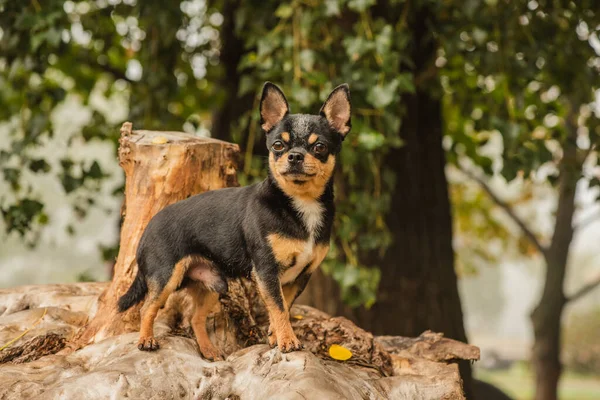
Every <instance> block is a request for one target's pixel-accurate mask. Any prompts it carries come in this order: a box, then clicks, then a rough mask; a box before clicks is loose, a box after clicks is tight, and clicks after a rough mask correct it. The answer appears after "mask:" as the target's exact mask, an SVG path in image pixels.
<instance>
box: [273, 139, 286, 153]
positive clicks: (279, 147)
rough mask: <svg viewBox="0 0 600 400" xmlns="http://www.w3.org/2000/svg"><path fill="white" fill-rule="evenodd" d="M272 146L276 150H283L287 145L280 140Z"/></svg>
mask: <svg viewBox="0 0 600 400" xmlns="http://www.w3.org/2000/svg"><path fill="white" fill-rule="evenodd" d="M271 147H272V148H273V150H275V151H281V150H283V149H284V147H285V146H284V145H283V143H282V142H281V141H280V140H278V141H276V142H275V143H273V146H271Z"/></svg>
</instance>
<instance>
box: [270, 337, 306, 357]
mask: <svg viewBox="0 0 600 400" xmlns="http://www.w3.org/2000/svg"><path fill="white" fill-rule="evenodd" d="M277 344H278V345H279V350H280V351H281V352H282V353H289V352H291V351H298V350H302V349H303V348H304V345H303V344H302V342H300V340H298V338H297V337H296V335H294V334H291V335H289V336H286V337H284V338H282V339H279V340H278V341H277Z"/></svg>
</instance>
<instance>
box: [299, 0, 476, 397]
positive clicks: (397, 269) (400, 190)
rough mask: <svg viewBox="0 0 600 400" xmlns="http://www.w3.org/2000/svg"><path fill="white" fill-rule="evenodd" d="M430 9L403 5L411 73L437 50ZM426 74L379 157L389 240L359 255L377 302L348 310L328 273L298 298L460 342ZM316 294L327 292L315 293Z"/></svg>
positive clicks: (437, 131)
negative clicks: (387, 198)
mask: <svg viewBox="0 0 600 400" xmlns="http://www.w3.org/2000/svg"><path fill="white" fill-rule="evenodd" d="M429 7H432V6H414V7H410V8H409V10H410V11H409V14H408V17H407V21H408V24H409V27H408V31H409V32H410V33H411V35H412V36H413V49H412V60H413V62H414V66H413V67H412V68H410V70H411V72H412V73H413V74H414V75H415V77H418V76H419V75H420V74H421V73H423V72H424V71H431V68H432V66H433V62H434V61H435V58H436V52H437V49H438V44H437V42H436V41H435V40H434V38H433V33H432V31H431V26H436V21H435V16H436V13H435V10H432V9H431V8H429ZM402 11H403V7H397V6H393V5H390V4H387V2H379V3H378V4H377V6H375V12H374V14H376V15H378V16H381V17H383V18H386V19H388V20H390V21H391V20H394V21H397V20H398V19H399V18H400V14H401V12H402ZM434 71H435V70H434ZM428 78H429V79H428V80H425V79H419V78H417V79H416V80H415V81H416V82H417V81H420V82H419V83H418V85H417V90H416V93H415V94H412V95H406V96H404V97H403V99H402V102H401V103H402V105H403V106H404V107H405V112H404V113H403V114H402V115H404V118H403V120H402V125H401V128H400V136H401V138H402V140H403V141H404V146H403V147H401V148H399V149H393V150H391V151H390V153H389V154H388V157H387V158H386V160H385V165H386V167H387V168H391V169H393V170H394V172H395V175H396V185H395V189H394V191H393V193H392V199H391V206H390V212H389V213H388V215H387V217H386V224H387V226H388V227H389V229H390V231H391V234H392V243H391V245H390V247H389V249H388V250H387V252H386V254H385V256H384V257H383V258H379V257H378V256H373V257H371V259H369V260H363V261H365V263H366V264H367V265H375V266H378V267H379V268H380V269H381V282H380V284H379V290H378V293H377V302H376V303H375V305H374V306H373V307H372V308H371V309H369V310H358V311H352V310H349V309H348V308H347V307H346V306H344V305H343V304H342V303H341V300H339V296H337V297H335V299H332V297H334V295H332V294H331V293H335V290H336V289H337V285H336V284H335V283H333V282H332V278H331V277H324V279H316V280H313V279H311V282H310V283H309V285H308V287H307V291H308V292H309V295H310V296H313V297H312V299H309V296H308V295H307V296H305V297H302V298H301V300H304V301H306V302H307V303H308V304H310V305H311V306H314V307H317V308H320V309H324V310H326V311H327V312H329V313H340V314H342V315H347V316H349V317H350V318H352V319H353V320H354V321H355V322H356V323H357V324H358V325H359V326H361V327H363V328H364V329H367V330H369V331H372V332H374V333H375V334H380V335H384V334H385V335H407V336H416V335H419V334H420V333H421V332H423V331H425V330H428V329H431V330H434V331H438V332H443V333H444V334H445V335H446V336H448V337H450V338H453V339H457V340H460V341H466V340H467V338H466V334H465V329H464V325H463V315H462V308H461V302H460V297H459V294H458V287H457V276H456V273H455V271H454V252H453V249H452V219H451V212H450V201H449V196H448V182H447V180H446V175H445V165H446V159H445V152H444V149H443V147H442V109H441V99H440V97H439V93H440V92H441V88H440V87H439V81H438V79H437V75H436V74H432V75H431V76H428ZM311 293H314V294H311ZM319 293H326V294H327V295H326V296H323V295H322V294H321V296H320V297H319V296H318V295H319ZM460 367H461V375H462V377H463V380H464V388H465V393H466V395H467V397H468V398H469V397H471V396H470V381H471V367H470V365H469V364H468V363H461V365H460Z"/></svg>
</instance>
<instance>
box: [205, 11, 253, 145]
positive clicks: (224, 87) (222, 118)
mask: <svg viewBox="0 0 600 400" xmlns="http://www.w3.org/2000/svg"><path fill="white" fill-rule="evenodd" d="M213 3H216V2H213ZM239 3H240V0H226V1H225V2H223V4H222V6H220V7H222V8H221V13H222V14H223V27H222V28H221V37H220V39H221V49H220V52H219V63H220V64H221V66H222V68H223V76H222V77H221V78H220V79H219V81H218V82H216V86H217V87H218V88H219V92H220V94H221V95H222V96H223V100H222V103H221V105H220V106H219V107H218V108H216V109H215V110H214V112H213V115H212V127H211V134H212V137H214V138H215V139H219V140H227V141H231V140H233V138H232V132H231V124H234V123H239V119H240V117H241V116H242V115H244V114H245V113H246V112H248V111H250V110H252V105H253V102H254V97H255V93H254V91H252V92H251V93H248V94H246V95H245V96H243V97H242V98H238V92H239V89H240V80H241V78H242V72H241V71H240V70H239V69H238V65H239V63H240V60H241V59H242V56H243V55H244V53H245V51H246V50H245V48H244V40H243V39H242V38H240V37H238V35H237V32H236V29H235V14H236V11H237V10H238V8H239ZM209 5H210V4H209ZM212 5H213V6H215V4H212ZM250 123H252V122H250ZM243 129H244V131H247V127H246V128H243ZM246 133H247V132H243V133H242V134H241V137H242V139H244V140H245V139H246V138H247V137H248V135H247V134H246Z"/></svg>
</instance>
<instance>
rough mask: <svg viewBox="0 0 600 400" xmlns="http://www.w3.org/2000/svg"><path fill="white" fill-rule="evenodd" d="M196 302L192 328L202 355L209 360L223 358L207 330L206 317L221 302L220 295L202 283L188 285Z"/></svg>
mask: <svg viewBox="0 0 600 400" xmlns="http://www.w3.org/2000/svg"><path fill="white" fill-rule="evenodd" d="M187 291H188V293H189V294H190V295H191V297H192V299H193V303H194V315H193V316H192V328H193V330H194V334H195V335H196V341H197V342H198V347H200V352H201V353H202V356H203V357H204V358H205V359H207V360H209V361H216V360H221V359H222V357H221V355H220V353H219V351H218V350H217V349H216V348H215V346H214V345H213V344H212V342H211V341H210V338H209V337H208V332H207V331H206V318H207V317H208V314H209V313H210V312H211V310H212V309H213V308H214V306H215V305H216V304H217V303H218V302H219V295H218V294H217V293H215V292H213V291H210V290H207V289H206V288H205V287H204V285H202V284H195V285H190V286H188V287H187Z"/></svg>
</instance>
